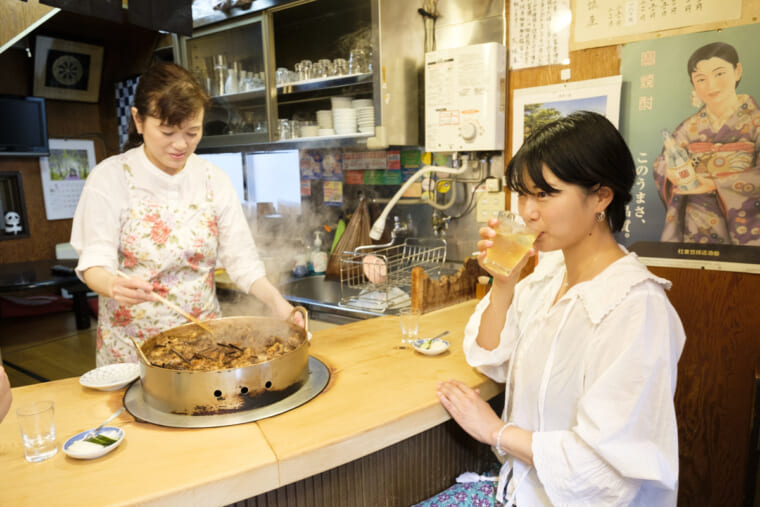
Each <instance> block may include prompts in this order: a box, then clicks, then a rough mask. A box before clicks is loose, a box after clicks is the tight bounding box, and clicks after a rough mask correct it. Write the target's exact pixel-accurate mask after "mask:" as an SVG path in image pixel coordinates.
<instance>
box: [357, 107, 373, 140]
mask: <svg viewBox="0 0 760 507" xmlns="http://www.w3.org/2000/svg"><path fill="white" fill-rule="evenodd" d="M356 122H357V124H358V125H359V132H361V133H363V134H374V133H375V108H374V107H372V106H369V107H358V108H356Z"/></svg>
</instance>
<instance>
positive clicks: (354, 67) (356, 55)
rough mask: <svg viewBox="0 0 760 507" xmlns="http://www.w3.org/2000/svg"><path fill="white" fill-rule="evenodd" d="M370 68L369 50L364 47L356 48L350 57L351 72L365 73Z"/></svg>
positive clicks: (349, 70) (349, 68) (349, 66)
mask: <svg viewBox="0 0 760 507" xmlns="http://www.w3.org/2000/svg"><path fill="white" fill-rule="evenodd" d="M367 70H368V59H367V50H366V49H363V48H354V49H352V50H351V55H350V56H349V59H348V73H349V74H363V73H365V72H367Z"/></svg>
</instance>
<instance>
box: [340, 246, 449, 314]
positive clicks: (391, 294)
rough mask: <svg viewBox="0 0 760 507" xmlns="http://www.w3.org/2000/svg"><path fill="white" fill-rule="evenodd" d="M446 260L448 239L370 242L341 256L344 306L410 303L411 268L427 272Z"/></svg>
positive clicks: (377, 309) (375, 307)
mask: <svg viewBox="0 0 760 507" xmlns="http://www.w3.org/2000/svg"><path fill="white" fill-rule="evenodd" d="M444 262H446V241H444V240H442V239H418V238H407V239H406V240H405V241H404V242H403V243H400V244H397V245H393V244H392V245H390V246H389V245H377V246H375V245H367V246H360V247H358V248H356V249H355V250H354V251H353V252H344V253H343V255H342V256H341V258H340V293H341V300H340V305H341V306H347V307H351V308H356V309H360V310H367V311H372V312H379V313H384V312H386V311H388V310H395V309H399V308H404V307H408V306H409V305H410V304H411V285H412V269H413V268H415V267H418V266H419V267H421V268H423V269H424V270H425V271H427V272H428V273H431V272H432V271H434V270H436V269H438V268H440V267H441V266H442V265H443V263H444Z"/></svg>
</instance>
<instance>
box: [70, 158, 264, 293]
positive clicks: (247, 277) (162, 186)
mask: <svg viewBox="0 0 760 507" xmlns="http://www.w3.org/2000/svg"><path fill="white" fill-rule="evenodd" d="M124 166H129V167H130V168H131V170H132V182H133V184H134V185H135V189H134V191H135V192H136V193H137V195H138V196H139V195H144V196H146V198H151V200H153V201H154V202H165V203H167V204H174V205H179V206H192V205H193V204H195V203H199V202H205V201H206V199H207V197H208V195H207V192H208V191H209V185H208V184H207V181H208V178H207V171H210V173H211V179H210V181H209V183H210V189H211V193H212V197H213V204H214V207H215V208H216V215H217V227H218V231H219V251H218V257H217V258H218V266H219V267H224V269H225V270H226V271H227V273H228V274H229V276H230V278H231V279H232V281H233V282H235V284H236V285H237V286H238V287H241V288H245V289H246V290H248V289H250V287H251V285H252V284H253V282H255V281H256V280H258V279H259V278H261V277H262V276H265V274H266V272H265V269H264V263H263V262H262V261H261V259H260V258H259V254H258V251H257V250H256V245H255V244H254V241H253V237H252V236H251V230H250V228H249V226H248V222H247V220H246V218H245V215H244V214H243V208H242V206H241V204H240V199H239V198H238V195H237V192H236V191H235V188H234V187H233V185H232V182H231V181H230V179H229V177H228V176H227V174H226V173H225V172H224V171H223V170H221V169H220V168H219V167H217V166H215V165H214V164H212V163H211V162H208V161H206V160H203V159H202V158H200V157H199V156H198V155H195V154H193V155H191V156H190V157H189V158H188V160H187V163H186V165H185V167H184V169H182V171H180V172H179V173H177V174H174V175H170V174H167V173H165V172H164V171H162V170H160V169H159V168H157V167H156V166H155V165H153V164H152V163H151V162H150V161H149V160H148V157H147V156H146V155H145V151H144V150H143V146H142V145H140V146H138V147H136V148H132V149H131V150H128V151H126V152H124V153H121V154H119V155H114V156H112V157H109V158H107V159H105V160H104V161H103V162H101V163H100V164H98V165H97V166H95V168H94V169H93V171H92V173H91V174H90V175H89V176H88V177H87V182H86V184H85V186H84V190H83V191H82V195H81V197H80V198H79V204H78V205H77V209H76V212H75V214H74V222H73V225H72V230H71V244H72V246H73V247H74V249H75V250H76V251H77V253H78V254H79V262H78V264H77V268H76V271H77V275H78V276H79V277H80V278H81V279H82V280H84V279H83V276H82V273H84V271H86V270H87V269H89V268H91V267H93V266H102V267H105V268H106V269H108V270H109V271H111V272H115V271H116V270H117V269H118V253H117V249H118V246H119V233H120V230H121V224H122V222H123V220H124V218H125V217H126V213H128V210H129V189H128V187H127V179H126V176H125V174H124Z"/></svg>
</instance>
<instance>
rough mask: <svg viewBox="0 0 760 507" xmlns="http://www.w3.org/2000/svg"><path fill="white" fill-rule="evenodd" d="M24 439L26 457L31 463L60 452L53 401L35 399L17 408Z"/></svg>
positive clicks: (17, 416)
mask: <svg viewBox="0 0 760 507" xmlns="http://www.w3.org/2000/svg"><path fill="white" fill-rule="evenodd" d="M16 418H17V419H18V426H19V429H20V430H21V438H22V439H23V441H24V457H25V458H26V460H27V461H29V462H30V463H36V462H38V461H44V460H46V459H48V458H52V457H53V456H55V454H56V453H57V452H58V442H57V441H56V439H55V409H54V404H53V402H52V401H35V402H32V403H27V404H25V405H22V406H20V407H19V408H17V409H16Z"/></svg>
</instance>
